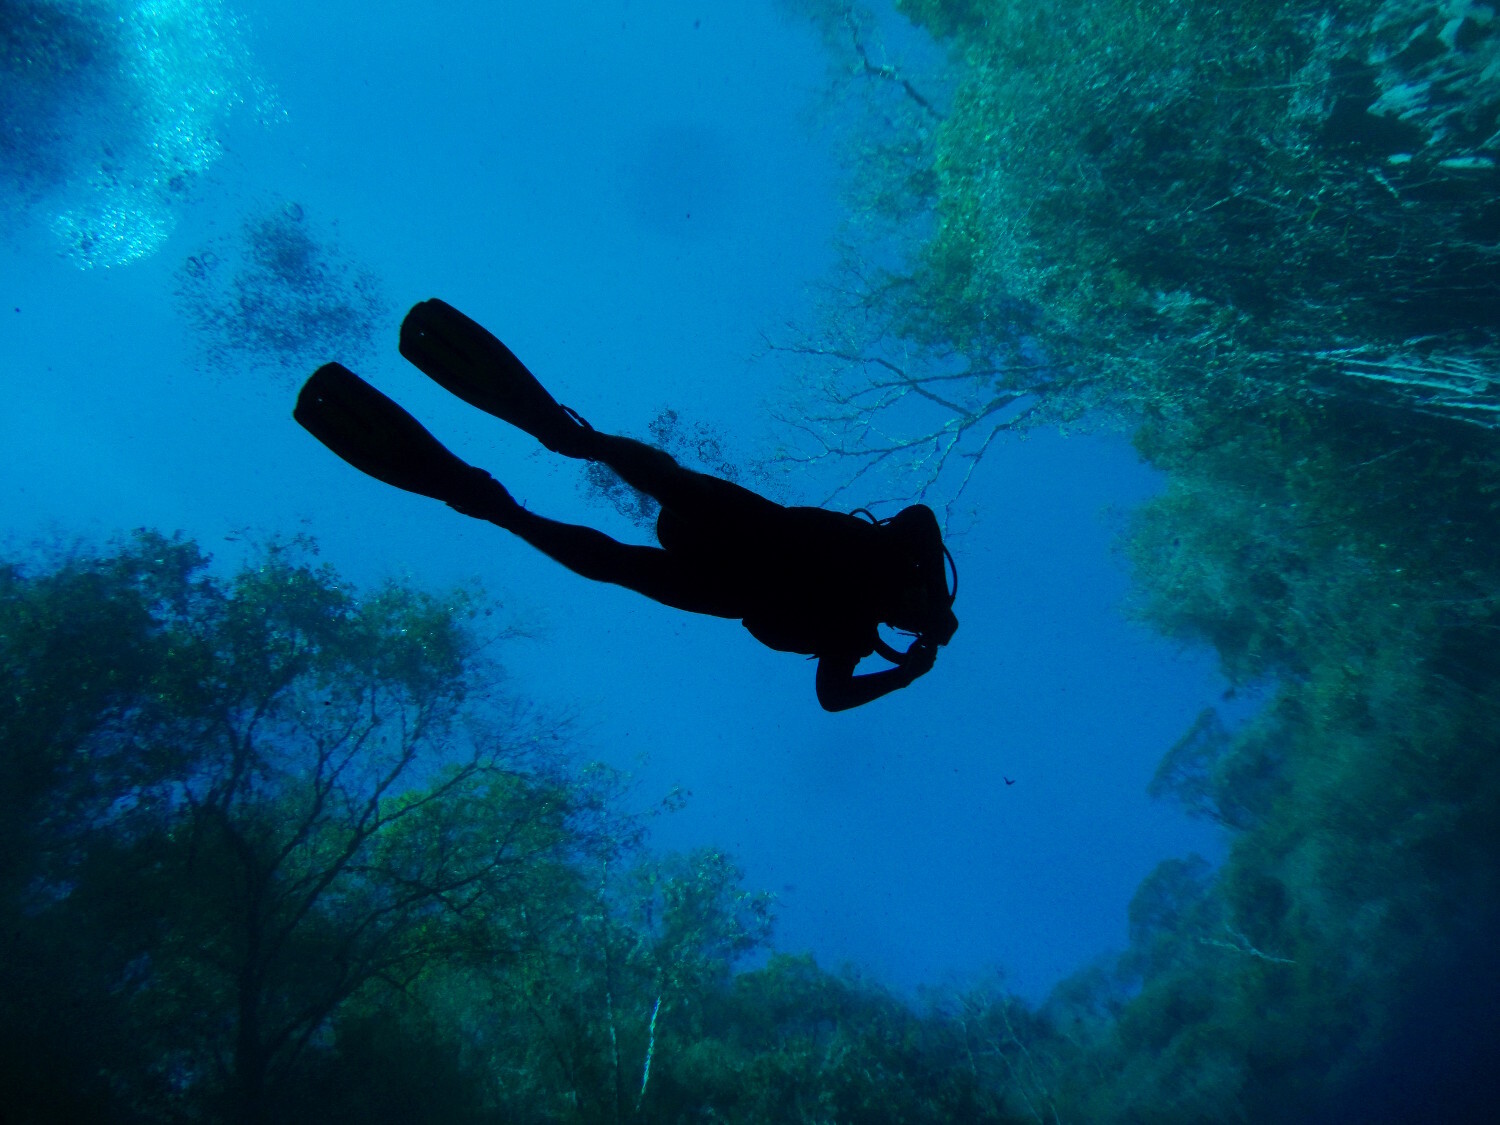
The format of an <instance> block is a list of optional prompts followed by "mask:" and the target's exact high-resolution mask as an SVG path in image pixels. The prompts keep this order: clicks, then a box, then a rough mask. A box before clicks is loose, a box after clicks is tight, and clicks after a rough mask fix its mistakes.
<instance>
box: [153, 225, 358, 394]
mask: <svg viewBox="0 0 1500 1125" xmlns="http://www.w3.org/2000/svg"><path fill="white" fill-rule="evenodd" d="M177 296H178V299H179V303H180V305H181V307H182V309H183V312H184V313H185V314H186V316H187V318H188V320H189V322H190V323H191V324H192V325H193V327H194V328H195V329H196V330H197V332H198V336H199V339H200V341H201V343H202V347H203V350H204V354H205V356H206V358H207V359H208V361H209V362H210V363H211V364H213V365H215V366H221V367H233V366H236V365H239V364H246V363H248V364H250V365H274V366H276V367H279V368H282V369H285V370H287V371H289V372H294V373H296V374H297V375H298V377H300V376H301V375H302V374H304V373H305V370H306V369H307V368H309V367H312V366H316V365H317V364H319V363H322V362H324V361H326V360H327V359H328V358H329V357H330V356H338V357H339V358H340V359H341V360H343V361H344V362H347V363H353V362H356V361H357V360H358V359H359V358H360V357H361V356H363V355H365V354H367V353H368V352H369V351H370V350H371V349H372V347H373V342H372V339H371V337H372V336H373V334H374V331H375V327H376V324H377V323H378V321H379V319H380V317H381V316H382V315H383V314H384V313H385V312H386V311H387V305H386V302H385V299H384V297H383V296H382V295H381V292H380V284H379V281H378V280H377V279H376V277H375V276H374V274H372V273H371V272H370V271H369V270H367V269H364V268H362V267H360V266H359V265H357V264H355V263H352V262H350V261H349V260H348V259H347V258H346V257H345V256H344V254H343V252H342V251H341V250H340V249H339V247H338V245H337V243H336V242H334V241H333V240H332V239H331V238H330V237H329V236H328V235H326V234H324V233H322V232H320V231H319V230H318V229H317V228H316V226H315V224H314V223H312V222H310V221H309V220H308V218H307V216H306V215H305V214H304V212H303V209H302V206H301V205H300V204H298V203H292V202H287V203H282V204H278V205H275V206H272V207H269V208H267V209H266V210H264V211H263V212H261V213H260V214H257V215H253V216H252V217H250V218H249V219H247V220H246V222H245V224H244V226H243V227H242V228H241V230H240V232H239V235H238V237H236V238H232V239H230V238H226V239H222V240H220V241H218V242H216V243H215V244H213V245H211V246H209V247H206V248H204V249H202V250H200V251H199V252H198V253H197V254H194V255H192V256H191V257H189V258H188V259H187V260H186V261H185V262H184V263H183V264H182V267H181V269H180V271H179V273H178V288H177Z"/></svg>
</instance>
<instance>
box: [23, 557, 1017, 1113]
mask: <svg viewBox="0 0 1500 1125" xmlns="http://www.w3.org/2000/svg"><path fill="white" fill-rule="evenodd" d="M208 563H209V560H208V559H207V558H206V557H205V556H204V555H203V554H202V553H201V552H199V550H198V549H197V548H196V547H195V546H194V545H193V544H192V543H191V542H188V541H185V540H183V539H180V538H176V539H172V538H167V537H165V536H162V535H159V534H156V533H150V532H138V533H137V534H136V535H135V536H134V537H133V538H132V539H131V540H129V541H127V542H125V543H122V544H120V545H118V546H116V547H115V548H113V549H111V550H109V551H104V552H100V553H96V554H75V555H73V556H70V557H65V558H61V559H54V560H52V561H51V562H48V563H45V564H42V563H38V562H35V561H33V562H31V563H29V564H25V565H23V564H22V563H20V562H16V561H11V562H6V563H5V564H4V565H0V676H3V682H4V685H5V691H6V696H7V701H8V705H7V707H6V708H5V709H4V710H3V711H0V776H3V777H4V778H5V779H6V784H5V785H4V786H0V814H3V815H0V844H3V847H0V1102H3V1104H4V1105H5V1106H6V1107H7V1113H8V1114H10V1115H14V1116H17V1117H18V1119H21V1120H27V1121H37V1122H54V1121H55V1122H59V1123H61V1122H69V1123H77V1122H94V1121H98V1122H105V1121H109V1122H121V1121H126V1122H129V1121H142V1122H144V1121H160V1120H232V1121H237V1122H244V1123H246V1125H258V1123H261V1122H271V1121H274V1122H285V1123H298V1122H308V1123H312V1122H325V1121H330V1120H348V1121H356V1120H357V1121H361V1122H367V1123H380V1122H391V1123H393V1125H394V1123H396V1122H403V1123H407V1122H414V1121H415V1122H431V1123H433V1125H463V1123H466V1122H471V1123H481V1122H483V1123H492V1122H493V1123H498V1122H513V1121H565V1122H580V1123H582V1122H622V1123H623V1122H643V1121H691V1120H702V1119H704V1118H705V1117H708V1118H711V1119H712V1118H717V1119H724V1120H734V1121H743V1122H755V1123H762V1122H763V1123H764V1125H780V1123H781V1122H784V1121H786V1120H788V1119H789V1117H788V1114H795V1113H796V1112H798V1110H797V1107H799V1106H801V1107H813V1106H816V1107H820V1112H826V1113H835V1114H837V1115H839V1117H840V1119H858V1120H862V1121H870V1122H892V1123H894V1122H898V1121H902V1122H932V1123H933V1125H939V1123H946V1122H951V1121H955V1120H964V1121H975V1122H986V1123H990V1122H993V1123H1000V1122H1007V1121H1011V1120H1014V1118H1013V1117H1011V1116H1010V1115H1008V1114H1006V1113H1005V1112H1003V1104H1002V1103H1003V1097H1002V1095H1001V1094H1000V1093H999V1092H997V1089H996V1088H995V1087H993V1086H987V1085H986V1084H985V1082H983V1081H981V1077H980V1072H979V1071H978V1070H976V1068H975V1066H974V1064H973V1063H972V1062H971V1061H970V1058H969V1051H968V1050H967V1049H966V1046H965V1043H966V1040H965V1035H966V1034H967V1033H966V1031H965V1030H964V1028H965V1025H964V1024H963V1023H962V1022H961V1021H959V1020H958V1019H956V1018H954V1017H952V1016H950V1015H948V1014H946V1013H944V1012H941V1011H938V1010H936V1009H934V1010H933V1011H931V1012H929V1013H927V1014H925V1015H924V1014H918V1013H915V1012H913V1011H912V1010H911V1009H910V1008H909V1007H908V1006H907V1005H906V1004H904V1003H902V1002H901V1001H899V1000H897V999H895V998H893V997H890V996H888V995H886V994H885V993H883V992H881V991H880V990H879V989H877V988H873V987H871V986H868V985H865V984H862V983H860V982H859V981H857V980H853V979H849V978H841V977H835V976H832V975H830V974H828V973H825V972H823V971H821V970H819V969H818V968H817V967H816V966H815V965H813V964H812V963H811V961H809V960H806V959H777V960H773V961H772V962H771V963H770V964H769V965H767V966H766V967H765V968H763V969H760V970H757V971H753V972H745V973H739V974H736V973H735V972H734V970H735V968H736V967H737V966H738V965H739V964H740V962H741V961H742V959H743V958H744V957H745V956H747V955H748V954H751V953H754V952H756V951H759V950H762V949H764V947H765V945H766V943H767V940H768V938H769V935H770V932H771V925H772V907H773V902H772V899H771V896H769V895H767V894H764V893H761V892H756V891H752V890H748V889H746V888H745V887H744V886H743V876H742V874H741V872H740V871H739V869H738V868H737V867H736V866H735V864H734V863H733V861H732V860H731V859H730V858H729V857H727V856H725V855H724V854H723V853H721V852H718V851H715V850H712V849H704V850H700V851H696V852H692V853H688V854H685V855H669V856H664V855H652V854H649V853H647V852H645V851H644V850H643V848H642V847H641V839H642V822H641V821H640V820H639V819H637V818H636V817H633V816H631V815H627V814H625V813H624V812H622V811H621V801H620V786H621V781H622V779H621V778H619V777H618V775H616V774H615V773H614V772H613V771H611V770H609V769H607V768H605V767H602V766H599V765H585V764H580V763H578V762H576V761H574V760H573V759H572V758H571V756H570V749H569V742H568V734H569V732H568V730H567V727H566V725H565V724H562V723H560V722H558V721H556V720H553V719H549V718H548V717H546V716H545V715H543V714H542V713H540V712H539V711H538V710H537V709H536V708H534V707H530V706H527V705H525V704H524V703H523V702H522V701H519V700H516V699H512V698H507V697H505V696H503V695H502V694H500V693H499V692H497V691H496V690H495V688H494V684H495V683H496V681H497V678H498V675H499V670H498V669H497V667H495V665H494V664H493V662H492V661H493V658H494V654H495V653H496V651H497V642H499V645H498V648H499V650H500V652H501V654H502V655H503V646H504V643H505V642H507V641H508V640H510V639H511V638H510V637H509V635H508V634H507V632H506V631H505V630H504V629H503V628H502V629H496V628H494V627H492V626H491V625H489V624H487V623H488V622H490V621H491V620H492V619H491V618H488V617H486V616H485V614H484V612H483V610H484V608H485V607H484V606H483V604H482V603H481V602H480V601H479V600H478V599H477V598H476V596H474V595H473V594H470V593H467V592H463V591H457V592H453V593H449V594H446V595H441V596H439V595H434V594H429V593H424V592H422V591H419V590H416V589H414V588H412V587H411V586H409V585H403V584H388V585H385V586H383V587H381V588H379V589H377V590H373V591H369V592H366V593H363V594H361V593H359V592H357V591H355V590H353V589H352V588H351V587H350V586H349V585H348V584H347V583H346V582H344V581H343V580H341V579H340V577H339V576H338V575H337V574H335V573H334V572H333V571H332V570H330V569H329V568H327V567H325V566H319V565H317V564H316V562H315V559H314V558H313V557H312V555H311V553H310V546H309V545H308V544H306V543H296V542H283V543H274V544H271V545H270V546H267V547H264V548H262V549H261V550H260V551H259V552H258V553H256V554H254V555H252V557H251V558H250V559H249V560H248V561H247V562H246V563H245V564H244V565H243V566H242V567H240V568H239V569H238V570H237V571H234V572H232V573H226V574H224V575H223V576H215V575H214V574H212V573H211V572H210V570H209V566H208ZM481 627H483V631H481ZM485 653H489V654H491V655H489V656H486V655H484V654H485ZM664 803H665V804H666V805H667V807H669V808H670V807H671V806H672V805H673V804H674V803H675V799H673V798H669V800H668V801H667V802H664ZM791 1119H795V1117H793V1118H791Z"/></svg>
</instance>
